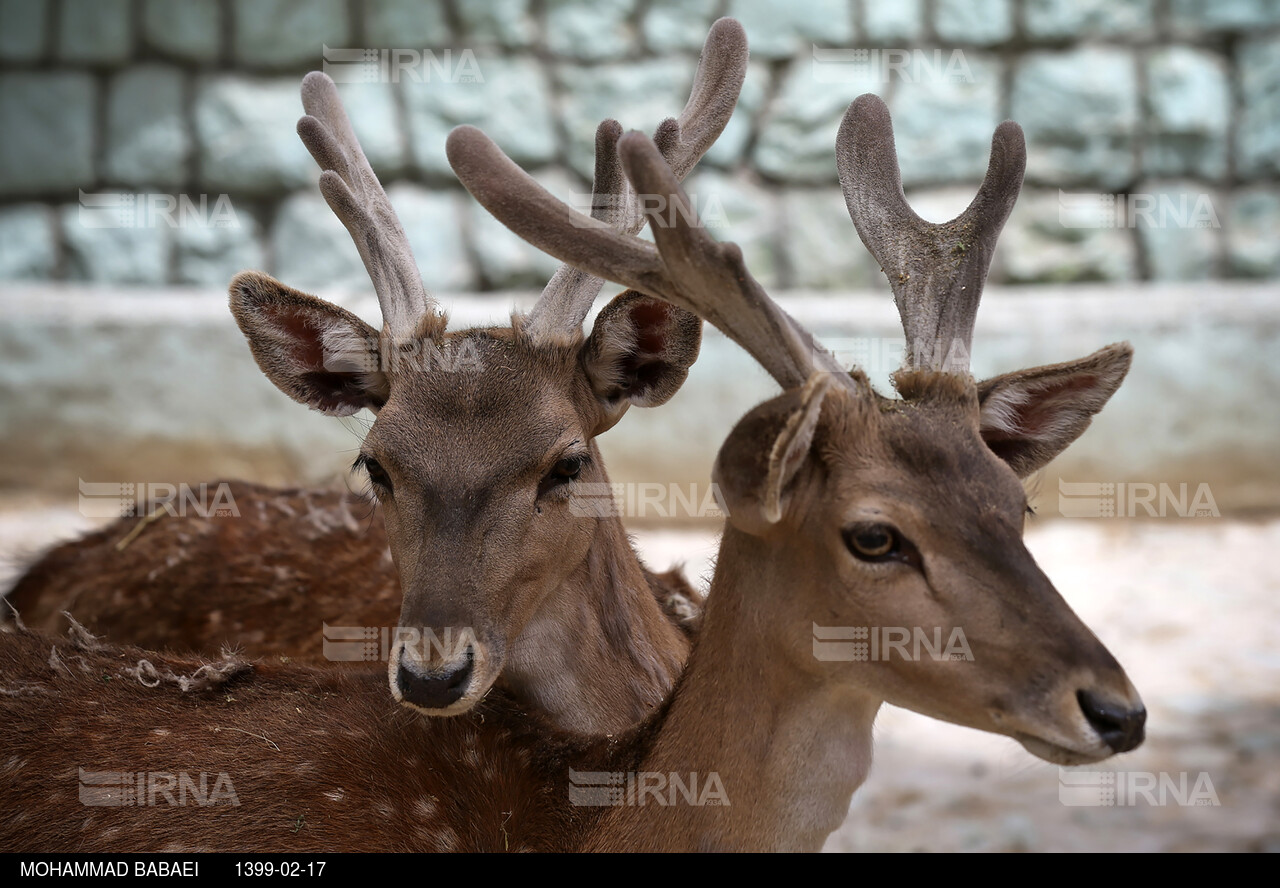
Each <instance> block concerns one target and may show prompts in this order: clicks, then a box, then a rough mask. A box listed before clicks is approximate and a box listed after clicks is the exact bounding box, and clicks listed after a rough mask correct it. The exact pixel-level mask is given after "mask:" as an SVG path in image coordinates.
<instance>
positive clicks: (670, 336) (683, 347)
mask: <svg viewBox="0 0 1280 888" xmlns="http://www.w3.org/2000/svg"><path fill="white" fill-rule="evenodd" d="M701 344H702V321H701V319H700V318H698V317H697V316H696V315H694V314H691V313H690V312H687V311H685V310H684V309H681V308H678V307H676V306H674V305H672V304H671V303H669V302H665V301H663V300H662V299H658V298H657V297H654V296H646V295H645V294H643V293H639V292H637V291H635V290H627V291H625V292H624V293H622V294H620V295H619V296H617V297H615V298H614V299H613V300H612V301H611V302H610V303H609V304H608V305H606V306H605V307H604V309H603V310H602V311H601V312H600V315H599V316H598V317H597V318H596V322H595V326H594V327H593V328H592V330H591V336H590V337H589V338H588V339H587V341H586V343H585V345H584V347H583V357H582V360H583V368H584V369H585V370H586V373H587V376H588V377H589V378H590V380H591V386H592V389H593V390H594V391H595V394H596V397H598V398H599V399H600V400H601V402H602V403H604V404H605V406H606V408H609V409H620V408H623V407H625V406H626V405H629V404H635V405H637V406H640V407H657V406H659V405H661V404H665V403H666V402H667V401H669V400H670V399H671V397H672V396H673V395H675V393H676V392H677V391H679V389H680V386H681V385H683V384H684V381H685V379H686V378H687V377H688V375H689V368H690V367H691V366H692V365H693V362H694V361H695V360H697V357H698V350H699V348H700V347H701Z"/></svg>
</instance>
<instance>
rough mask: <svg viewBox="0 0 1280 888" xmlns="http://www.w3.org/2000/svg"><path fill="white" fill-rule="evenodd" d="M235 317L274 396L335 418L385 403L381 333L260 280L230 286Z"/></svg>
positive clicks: (257, 276) (254, 275) (252, 275)
mask: <svg viewBox="0 0 1280 888" xmlns="http://www.w3.org/2000/svg"><path fill="white" fill-rule="evenodd" d="M230 303H231V313H232V315H233V316H234V317H235V319H236V323H237V324H238V325H239V327H240V330H241V331H242V332H243V333H244V336H245V339H247V340H248V342H249V349H250V351H251V352H252V353H253V357H254V360H255V361H257V363H258V366H259V367H260V368H261V369H262V372H263V373H264V374H265V375H266V377H267V378H268V379H270V380H271V382H272V383H274V384H275V386H276V388H278V389H280V391H282V392H284V393H285V394H286V395H288V396H289V397H290V398H293V399H294V400H295V401H298V402H299V403H302V404H306V405H307V406H308V407H311V408H312V409H313V410H318V411H320V412H322V413H326V414H329V415H332V416H350V415H351V414H353V413H356V412H357V411H359V410H360V409H361V408H368V409H370V410H374V411H375V412H376V411H377V410H378V409H379V408H380V407H381V406H382V405H383V404H385V403H386V400H387V397H388V395H389V381H388V379H387V375H386V373H384V372H383V370H382V367H381V366H380V364H381V358H380V355H381V352H380V349H379V344H378V343H379V336H378V331H377V330H375V329H374V328H373V327H371V326H370V325H368V324H366V323H365V322H364V321H362V320H360V318H358V317H356V316H355V315H354V314H352V313H351V312H349V311H347V310H346V309H344V308H339V307H338V306H336V305H332V304H330V303H328V302H325V301H324V300H323V299H319V298H317V297H315V296H311V295H309V294H307V293H303V292H301V291H300V290H294V289H293V288H291V287H287V286H285V285H284V284H282V283H280V282H279V281H277V280H275V279H274V278H271V277H269V276H267V275H265V274H261V273H259V272H244V273H242V274H238V275H236V277H235V278H234V279H233V280H232V282H231V291H230Z"/></svg>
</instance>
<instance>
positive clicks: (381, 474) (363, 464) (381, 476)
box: [355, 453, 392, 493]
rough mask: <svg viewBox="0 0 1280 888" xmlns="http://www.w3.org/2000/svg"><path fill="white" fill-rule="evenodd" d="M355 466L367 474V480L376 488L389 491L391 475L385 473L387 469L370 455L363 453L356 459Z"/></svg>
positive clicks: (390, 488) (390, 489)
mask: <svg viewBox="0 0 1280 888" xmlns="http://www.w3.org/2000/svg"><path fill="white" fill-rule="evenodd" d="M355 467H356V468H362V469H364V470H365V472H366V473H367V474H368V476H369V481H370V482H371V483H372V484H373V486H374V488H375V489H376V490H383V491H385V492H387V493H391V491H392V487H391V476H390V475H388V474H387V470H386V469H384V468H383V467H382V463H380V462H378V461H377V460H376V459H374V458H373V457H372V456H365V455H364V454H363V453H362V454H360V456H359V457H358V458H357V459H356V465H355Z"/></svg>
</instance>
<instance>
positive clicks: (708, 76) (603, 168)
mask: <svg viewBox="0 0 1280 888" xmlns="http://www.w3.org/2000/svg"><path fill="white" fill-rule="evenodd" d="M746 73H747V35H746V32H745V31H744V30H743V28H742V25H741V24H739V23H738V22H737V21H735V20H734V19H731V18H722V19H720V20H719V21H717V22H716V23H715V24H714V25H712V26H711V31H710V33H709V34H708V35H707V39H706V42H705V44H704V45H703V48H702V58H701V59H700V60H699V61H698V69H697V72H696V73H695V75H694V79H693V89H692V90H691V92H690V94H689V101H688V102H687V103H686V104H685V107H684V110H683V111H681V112H680V116H679V117H678V118H667V119H666V120H664V121H663V122H662V123H661V124H659V125H658V129H657V131H656V132H655V133H654V140H655V142H656V143H657V145H658V148H659V150H660V151H661V153H662V156H663V157H664V158H666V161H667V163H668V164H669V165H670V166H671V169H672V170H673V171H674V173H675V176H676V178H677V179H683V178H684V177H685V176H686V175H688V173H689V171H690V170H692V169H693V167H694V165H696V164H697V162H698V161H699V160H700V159H701V158H702V155H704V154H706V152H707V151H708V150H709V149H710V148H711V146H712V145H713V144H715V141H716V139H717V138H719V136H720V134H721V133H722V132H723V131H724V128H725V126H726V125H728V123H729V118H730V117H731V116H732V114H733V109H734V107H735V106H736V105H737V102H738V94H739V92H740V91H741V90H742V82H743V80H744V79H745V77H746ZM621 134H622V127H621V126H620V125H619V124H618V122H617V121H616V120H606V121H604V122H603V123H601V124H600V127H599V128H598V129H597V130H596V167H595V182H594V185H593V187H592V202H591V217H592V218H593V219H595V220H596V221H597V222H599V223H601V224H603V225H607V226H609V227H612V228H615V229H617V230H619V231H622V232H625V233H627V234H635V233H637V232H638V231H640V229H641V228H643V227H644V221H645V216H644V211H643V208H642V206H641V202H640V200H639V197H638V194H637V190H636V188H634V187H633V186H632V185H631V184H630V183H628V181H627V178H626V177H625V176H624V175H623V172H622V169H621V167H620V165H619V163H618V156H617V141H618V138H619V137H620V136H621ZM641 193H643V192H641ZM603 285H604V280H603V279H602V278H601V277H599V276H596V275H592V274H589V273H587V272H585V271H582V270H580V269H578V268H575V267H574V266H572V265H567V264H566V265H563V266H561V268H560V269H559V270H558V271H556V273H555V275H554V276H553V277H552V278H551V280H550V282H549V283H548V284H547V286H546V288H545V289H543V291H542V295H541V296H540V297H539V299H538V302H537V304H536V305H534V307H533V308H532V309H531V310H530V311H529V314H528V315H527V316H526V318H525V323H524V330H525V332H526V333H527V334H528V335H529V336H530V337H531V338H532V339H534V340H535V341H548V340H551V341H553V340H555V339H557V338H560V337H563V336H564V334H566V333H570V334H571V333H573V332H574V331H576V330H578V329H580V328H581V327H582V322H583V320H584V319H585V318H586V316H587V313H588V312H589V311H590V310H591V305H592V303H593V302H594V301H595V298H596V296H597V295H599V293H600V288H601V287H602V286H603Z"/></svg>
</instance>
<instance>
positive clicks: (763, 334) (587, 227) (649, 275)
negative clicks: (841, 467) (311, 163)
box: [446, 126, 848, 389]
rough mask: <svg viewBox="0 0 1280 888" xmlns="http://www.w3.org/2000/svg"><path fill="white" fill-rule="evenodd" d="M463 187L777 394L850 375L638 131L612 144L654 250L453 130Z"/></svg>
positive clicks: (520, 230) (548, 248) (453, 153)
mask: <svg viewBox="0 0 1280 888" xmlns="http://www.w3.org/2000/svg"><path fill="white" fill-rule="evenodd" d="M446 151H447V152H448V155H449V163H450V164H451V165H452V166H453V170H454V172H455V173H456V174H457V176H458V178H459V179H460V180H461V181H462V184H463V185H465V186H466V187H467V190H469V191H470V192H471V194H472V195H473V196H474V197H475V198H476V200H477V201H479V202H480V204H481V205H482V206H483V207H485V209H487V210H488V211H489V212H490V213H492V214H493V215H494V216H495V217H496V218H497V219H498V220H499V221H500V222H502V223H503V224H504V225H506V226H507V227H508V228H510V229H511V230H512V231H514V232H515V233H516V234H518V235H520V237H522V238H524V239H525V240H527V241H528V242H529V243H531V244H533V245H534V246H535V247H537V248H538V249H540V250H543V251H544V252H546V253H550V254H551V255H552V256H555V257H556V258H557V259H560V260H561V261H563V262H568V263H571V264H573V265H575V266H577V267H578V268H581V269H583V270H584V271H586V272H588V273H589V274H593V275H596V276H599V277H604V278H608V279H609V280H612V281H615V282H617V283H619V284H622V285H623V286H626V287H631V288H633V289H636V290H640V291H641V292H643V293H648V294H650V295H652V296H657V297H659V298H662V299H666V300H667V301H668V302H671V303H674V304H675V305H677V306H679V307H681V308H683V309H685V310H687V311H691V312H693V313H694V314H697V315H699V316H700V317H702V318H703V319H705V320H706V321H708V322H710V323H712V324H714V325H715V326H716V327H718V328H720V330H721V331H723V332H724V333H725V335H727V336H728V337H729V338H730V339H732V340H733V341H734V342H737V343H738V344H739V345H741V346H742V347H743V348H744V349H746V350H747V352H748V353H749V354H751V356H752V357H754V358H755V359H756V360H757V361H759V362H760V364H761V365H762V366H763V367H764V368H765V369H766V370H767V371H768V372H769V373H770V375H772V376H773V378H774V379H776V380H777V381H778V383H779V384H780V385H782V386H783V388H787V389H790V388H794V387H797V386H799V385H802V384H803V383H804V382H805V380H806V379H808V378H809V376H810V375H811V374H812V373H813V372H814V371H816V370H824V371H828V372H833V373H837V374H840V375H841V376H844V377H845V378H848V377H847V376H846V375H845V374H844V372H843V371H842V370H841V368H840V367H839V366H838V365H837V364H836V363H835V361H834V359H833V358H831V356H830V355H829V354H827V353H826V352H824V351H822V350H821V349H820V348H818V347H817V346H816V345H815V343H814V341H813V337H812V336H810V335H809V333H808V332H806V331H805V330H804V329H803V328H802V327H800V325H799V324H797V323H796V322H795V321H794V320H793V319H792V318H791V317H790V316H789V315H788V314H787V313H786V312H784V311H783V310H782V309H781V308H779V307H778V306H777V305H776V304H775V303H774V302H773V300H772V299H770V298H769V296H768V294H767V293H765V291H764V288H763V287H761V286H760V284H759V283H758V282H757V281H756V280H755V278H753V277H752V276H751V274H750V272H748V271H747V269H746V266H745V265H744V263H743V260H742V250H741V249H739V248H738V246H737V245H736V244H731V243H726V244H718V243H716V242H715V241H714V240H713V239H712V238H711V236H710V235H708V234H707V232H706V230H705V229H703V228H702V227H701V225H699V224H698V221H697V218H696V216H695V215H694V213H693V210H692V208H691V207H690V205H689V201H688V198H687V197H686V196H685V194H684V191H683V189H681V187H680V183H679V182H678V181H677V180H676V176H675V173H674V172H673V171H672V169H671V167H670V166H668V164H667V162H666V160H665V159H664V158H663V156H662V154H661V152H660V151H659V149H658V147H657V146H656V145H655V144H654V143H653V142H652V141H650V140H649V139H648V138H647V137H646V136H645V135H644V134H642V133H628V134H627V135H625V136H623V137H622V138H621V139H619V141H618V154H619V156H620V158H621V160H622V166H623V169H624V170H625V172H626V176H627V178H628V180H630V182H631V184H632V187H633V188H634V189H635V190H636V191H637V192H638V193H640V194H647V195H651V196H652V197H654V198H655V199H654V200H652V201H647V202H646V205H645V213H646V216H647V217H648V219H649V221H650V227H651V229H652V230H653V234H654V240H655V242H656V246H655V245H654V244H650V243H648V242H646V241H643V240H641V239H640V238H638V237H636V236H634V235H632V234H628V233H625V232H621V231H618V230H616V229H613V228H610V227H609V226H607V225H605V224H604V223H603V222H601V221H599V220H594V219H591V218H589V217H587V216H585V215H583V214H581V213H579V212H577V211H575V210H573V209H572V208H570V207H568V206H566V205H565V204H564V203H562V202H561V201H559V200H557V199H556V198H555V197H553V196H552V195H551V194H550V193H549V192H548V191H547V190H546V189H545V188H543V187H542V186H541V185H539V184H538V183H537V182H536V181H534V180H533V178H532V177H530V176H529V175H528V174H527V173H525V172H524V170H522V169H520V167H519V166H517V165H516V164H515V163H514V162H513V161H512V160H511V159H510V158H508V157H507V156H506V155H505V154H503V153H502V151H501V149H499V148H498V146H496V145H495V144H493V142H492V141H491V140H490V139H489V138H488V137H487V136H486V135H485V134H484V133H482V132H481V131H480V130H478V129H476V128H475V127H470V126H460V127H458V128H457V129H455V130H454V131H453V132H451V133H450V134H449V139H448V142H447V143H446Z"/></svg>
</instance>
